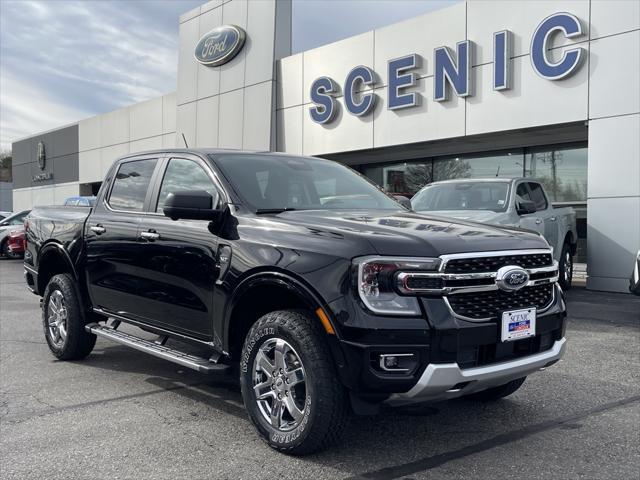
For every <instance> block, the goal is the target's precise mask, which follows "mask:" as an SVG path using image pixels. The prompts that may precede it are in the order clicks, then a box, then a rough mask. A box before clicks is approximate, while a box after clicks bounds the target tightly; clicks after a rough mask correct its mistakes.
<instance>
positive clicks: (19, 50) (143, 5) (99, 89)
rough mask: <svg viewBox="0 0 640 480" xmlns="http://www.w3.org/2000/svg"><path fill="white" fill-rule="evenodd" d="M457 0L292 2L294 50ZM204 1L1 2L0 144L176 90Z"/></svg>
mask: <svg viewBox="0 0 640 480" xmlns="http://www.w3.org/2000/svg"><path fill="white" fill-rule="evenodd" d="M455 2H456V0H293V50H294V53H295V52H300V51H303V50H308V49H309V48H314V47H317V46H319V45H324V44H326V43H330V42H333V41H336V40H339V39H342V38H346V37H349V36H352V35H355V34H358V33H362V32H366V31H368V30H371V29H374V28H377V27H380V26H383V25H388V24H390V23H394V22H397V21H400V20H403V19H405V18H410V17H413V16H416V15H419V14H422V13H425V12H428V11H431V10H434V9H437V8H442V7H443V6H448V5H450V4H452V3H455ZM202 3H204V0H85V1H67V0H43V1H26V0H0V144H1V147H2V148H10V146H11V142H12V141H13V140H16V139H19V138H21V137H24V136H27V135H30V134H34V133H37V132H40V131H43V130H48V129H51V128H55V127H58V126H62V125H64V124H67V123H71V122H76V121H78V120H81V119H83V118H86V117H89V116H92V115H96V114H100V113H105V112H108V111H111V110H115V109H117V108H119V107H122V106H126V105H129V104H131V103H135V102H140V101H143V100H147V99H150V98H154V97H157V96H159V95H162V94H165V93H168V92H171V91H174V90H175V89H176V69H177V64H178V60H177V55H178V17H179V15H180V14H181V13H184V12H186V11H188V10H190V9H191V8H193V7H195V6H198V5H200V4H202Z"/></svg>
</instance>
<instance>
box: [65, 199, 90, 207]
mask: <svg viewBox="0 0 640 480" xmlns="http://www.w3.org/2000/svg"><path fill="white" fill-rule="evenodd" d="M95 204H96V197H69V198H67V199H66V200H65V201H64V204H63V205H66V206H70V207H93V206H94V205H95Z"/></svg>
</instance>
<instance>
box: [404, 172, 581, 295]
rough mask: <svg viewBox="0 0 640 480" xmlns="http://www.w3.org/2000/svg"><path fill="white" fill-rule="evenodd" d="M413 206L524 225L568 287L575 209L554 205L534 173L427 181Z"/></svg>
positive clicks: (422, 210) (448, 214) (447, 214)
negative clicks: (548, 250)
mask: <svg viewBox="0 0 640 480" xmlns="http://www.w3.org/2000/svg"><path fill="white" fill-rule="evenodd" d="M411 206H412V208H413V210H415V211H416V212H419V213H425V214H427V215H437V216H445V217H453V218H459V219H462V220H471V221H473V222H482V223H488V224H491V225H505V226H513V227H519V228H528V229H530V230H533V231H536V232H538V233H540V234H541V235H543V236H544V238H545V240H547V242H549V245H551V247H552V248H553V252H554V255H553V256H554V259H555V260H558V263H559V265H558V267H559V272H560V273H559V277H560V286H561V287H562V289H563V290H565V291H566V290H569V289H570V288H571V281H572V277H573V256H574V255H575V254H576V251H577V249H578V232H577V229H576V212H575V210H574V209H573V208H571V207H554V206H553V205H551V202H550V201H549V196H548V195H547V192H545V190H544V187H543V186H542V184H541V183H540V182H538V181H537V180H534V179H533V178H522V177H516V178H497V177H495V178H486V179H469V178H465V179H456V180H445V181H443V182H434V183H430V184H429V185H427V186H426V187H424V188H423V189H422V190H420V191H419V192H418V193H416V194H415V196H414V197H413V198H412V199H411Z"/></svg>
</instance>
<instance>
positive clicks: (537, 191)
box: [529, 182, 547, 211]
mask: <svg viewBox="0 0 640 480" xmlns="http://www.w3.org/2000/svg"><path fill="white" fill-rule="evenodd" d="M529 190H530V191H531V201H532V202H533V203H535V204H536V209H537V210H538V211H540V210H546V209H547V198H546V197H545V196H544V191H543V190H542V186H541V185H540V184H539V183H533V182H529Z"/></svg>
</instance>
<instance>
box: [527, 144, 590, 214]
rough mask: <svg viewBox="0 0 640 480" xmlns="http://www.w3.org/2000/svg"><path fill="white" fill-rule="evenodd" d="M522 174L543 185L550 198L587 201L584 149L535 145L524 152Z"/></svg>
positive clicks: (563, 200) (585, 156)
mask: <svg viewBox="0 0 640 480" xmlns="http://www.w3.org/2000/svg"><path fill="white" fill-rule="evenodd" d="M526 166H527V169H526V175H527V176H530V177H533V178H535V179H536V180H538V181H539V182H540V183H542V184H543V185H544V188H545V190H546V192H547V194H548V195H549V198H550V200H551V201H552V202H586V201H587V149H586V148H554V149H548V148H545V149H539V150H537V151H531V152H529V153H527V157H526Z"/></svg>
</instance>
